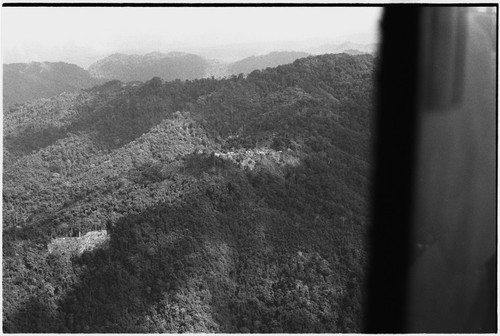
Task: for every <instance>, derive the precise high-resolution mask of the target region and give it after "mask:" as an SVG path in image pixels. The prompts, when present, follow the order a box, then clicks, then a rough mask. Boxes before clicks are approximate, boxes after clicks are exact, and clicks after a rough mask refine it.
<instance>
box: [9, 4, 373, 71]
mask: <svg viewBox="0 0 500 336" xmlns="http://www.w3.org/2000/svg"><path fill="white" fill-rule="evenodd" d="M380 13H381V8H378V7H249V8H245V7H218V8H217V7H216V8H211V7H160V8H151V7H139V8H133V7H110V8H103V7H82V8H78V7H39V8H36V7H35V8H31V7H7V8H3V9H2V62H3V64H8V63H29V62H43V61H47V62H58V61H62V62H67V63H74V64H77V65H78V66H81V67H83V68H85V69H86V68H87V67H88V66H89V65H90V64H92V63H93V62H95V61H97V60H99V59H102V58H104V57H106V56H108V55H110V54H114V53H125V54H146V53H149V52H155V51H159V52H165V53H167V52H171V51H182V52H189V53H194V54H198V55H200V56H203V57H206V58H214V59H219V60H223V61H234V60H237V59H241V58H244V57H248V56H251V55H258V54H265V53H269V52H272V51H279V50H287V51H305V52H310V53H312V52H311V51H312V50H314V48H318V47H320V46H321V45H323V44H332V43H335V44H337V43H342V42H347V41H350V42H354V43H363V44H365V43H376V42H377V40H378V20H379V17H380Z"/></svg>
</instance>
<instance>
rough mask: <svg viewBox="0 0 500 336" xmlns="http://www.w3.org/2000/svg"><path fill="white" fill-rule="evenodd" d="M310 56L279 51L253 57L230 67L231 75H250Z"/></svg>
mask: <svg viewBox="0 0 500 336" xmlns="http://www.w3.org/2000/svg"><path fill="white" fill-rule="evenodd" d="M307 56H310V54H308V53H305V52H297V51H277V52H272V53H269V54H267V55H262V56H251V57H247V58H244V59H242V60H241V61H238V62H234V63H232V64H231V65H230V66H229V72H230V73H231V74H240V73H244V74H247V73H250V72H252V71H254V70H262V69H265V68H273V67H277V66H278V65H283V64H288V63H293V61H295V60H296V59H298V58H302V57H307Z"/></svg>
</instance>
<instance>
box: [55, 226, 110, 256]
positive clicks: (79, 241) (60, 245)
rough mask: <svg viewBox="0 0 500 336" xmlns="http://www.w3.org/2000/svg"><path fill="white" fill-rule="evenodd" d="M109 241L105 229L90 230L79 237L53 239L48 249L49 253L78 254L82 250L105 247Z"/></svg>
mask: <svg viewBox="0 0 500 336" xmlns="http://www.w3.org/2000/svg"><path fill="white" fill-rule="evenodd" d="M108 242H109V235H108V232H107V231H106V230H99V231H90V232H87V233H86V234H85V235H83V236H81V237H62V238H56V239H53V240H52V241H51V242H50V243H49V245H48V250H49V253H50V254H59V255H67V256H74V255H76V256H80V255H81V254H82V253H83V252H86V251H92V250H95V249H97V248H102V247H105V246H106V244H107V243H108Z"/></svg>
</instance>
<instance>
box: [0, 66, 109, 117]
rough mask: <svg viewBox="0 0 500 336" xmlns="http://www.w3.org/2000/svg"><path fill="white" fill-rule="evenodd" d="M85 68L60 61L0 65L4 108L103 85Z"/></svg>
mask: <svg viewBox="0 0 500 336" xmlns="http://www.w3.org/2000/svg"><path fill="white" fill-rule="evenodd" d="M102 83H103V81H102V80H99V79H96V78H92V77H91V75H90V74H89V73H88V71H86V70H84V69H82V68H80V67H79V66H77V65H74V64H68V63H63V62H57V63H50V62H43V63H39V62H33V63H13V64H4V66H3V106H4V109H5V108H6V107H8V106H11V105H13V104H16V103H22V102H26V101H29V100H33V99H40V98H49V97H52V96H55V95H58V94H60V93H62V92H76V91H78V90H80V89H83V88H89V87H91V86H94V85H97V84H102Z"/></svg>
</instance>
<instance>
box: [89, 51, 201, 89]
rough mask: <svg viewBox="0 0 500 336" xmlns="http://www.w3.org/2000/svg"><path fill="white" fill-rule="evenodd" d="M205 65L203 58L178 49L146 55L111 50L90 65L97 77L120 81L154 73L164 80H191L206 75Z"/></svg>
mask: <svg viewBox="0 0 500 336" xmlns="http://www.w3.org/2000/svg"><path fill="white" fill-rule="evenodd" d="M207 66H208V62H207V60H205V59H204V58H202V57H200V56H198V55H194V54H187V53H181V52H171V53H168V54H164V53H160V52H153V53H149V54H146V55H143V56H141V55H126V54H113V55H111V56H108V57H106V58H104V59H102V60H100V61H97V62H96V63H93V64H91V65H90V66H89V73H90V75H91V76H92V77H96V78H111V79H118V80H120V81H123V82H130V81H137V80H138V81H147V80H150V79H151V78H153V77H160V78H162V79H163V80H167V81H169V80H175V79H181V80H187V79H189V80H191V79H195V78H201V77H204V76H205V73H206V69H207Z"/></svg>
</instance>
